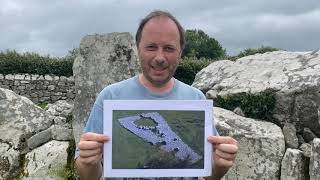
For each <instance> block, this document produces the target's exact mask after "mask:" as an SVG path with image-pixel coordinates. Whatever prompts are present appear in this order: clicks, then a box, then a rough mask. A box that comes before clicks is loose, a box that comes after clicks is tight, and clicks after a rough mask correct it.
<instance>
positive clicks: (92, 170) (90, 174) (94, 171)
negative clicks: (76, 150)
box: [75, 158, 102, 180]
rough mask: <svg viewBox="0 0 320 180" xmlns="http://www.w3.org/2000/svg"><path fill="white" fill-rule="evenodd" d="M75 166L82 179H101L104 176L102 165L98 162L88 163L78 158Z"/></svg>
mask: <svg viewBox="0 0 320 180" xmlns="http://www.w3.org/2000/svg"><path fill="white" fill-rule="evenodd" d="M75 166H76V169H77V172H78V174H79V176H80V178H81V180H89V179H90V180H91V179H93V180H99V179H100V178H101V176H102V165H101V163H98V164H96V165H86V164H84V163H81V162H80V161H79V158H77V159H76V162H75Z"/></svg>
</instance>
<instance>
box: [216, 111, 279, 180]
mask: <svg viewBox="0 0 320 180" xmlns="http://www.w3.org/2000/svg"><path fill="white" fill-rule="evenodd" d="M213 114H214V121H216V122H217V129H218V131H219V133H220V135H224V136H231V137H233V138H235V139H236V140H237V141H238V146H239V151H238V154H237V158H236V161H235V164H234V166H233V167H232V168H231V169H230V170H229V171H228V173H227V174H226V175H225V178H224V179H225V180H233V179H239V176H240V177H241V178H240V179H270V180H273V179H274V180H276V179H279V177H280V167H281V160H282V157H283V155H284V152H285V142H284V137H283V134H282V131H281V128H280V127H278V126H276V125H275V124H272V123H270V122H263V121H256V120H254V119H250V118H245V117H242V116H238V115H236V114H234V113H233V112H231V111H228V110H224V109H222V108H216V107H215V108H214V109H213Z"/></svg>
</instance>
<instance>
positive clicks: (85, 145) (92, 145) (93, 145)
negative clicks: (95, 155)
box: [78, 141, 103, 151]
mask: <svg viewBox="0 0 320 180" xmlns="http://www.w3.org/2000/svg"><path fill="white" fill-rule="evenodd" d="M78 147H79V150H80V151H81V150H94V149H99V148H102V147H103V143H100V142H96V141H80V142H79V144H78Z"/></svg>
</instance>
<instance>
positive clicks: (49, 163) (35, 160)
mask: <svg viewBox="0 0 320 180" xmlns="http://www.w3.org/2000/svg"><path fill="white" fill-rule="evenodd" d="M68 146H69V143H68V142H66V141H50V142H48V143H46V144H44V145H42V146H40V147H38V148H37V149H34V150H32V151H31V152H29V153H27V154H26V155H25V168H24V172H23V174H24V176H23V178H22V179H51V180H53V179H56V180H59V179H62V177H61V176H63V171H65V167H66V165H67V158H68V152H67V151H66V149H67V148H68ZM44 177H45V178H44Z"/></svg>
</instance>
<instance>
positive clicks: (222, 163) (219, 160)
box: [214, 156, 233, 168]
mask: <svg viewBox="0 0 320 180" xmlns="http://www.w3.org/2000/svg"><path fill="white" fill-rule="evenodd" d="M214 163H215V164H216V165H217V166H220V167H227V168H230V167H232V165H233V161H229V160H226V159H223V158H221V157H219V156H216V157H215V158H214Z"/></svg>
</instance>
